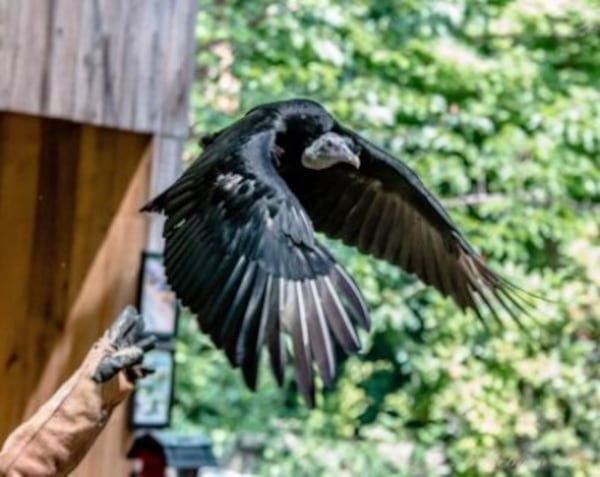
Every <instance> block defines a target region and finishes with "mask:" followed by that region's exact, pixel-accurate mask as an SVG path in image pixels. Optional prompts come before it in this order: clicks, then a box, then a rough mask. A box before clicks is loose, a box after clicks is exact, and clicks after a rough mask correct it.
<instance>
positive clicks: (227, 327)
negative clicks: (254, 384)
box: [213, 260, 257, 366]
mask: <svg viewBox="0 0 600 477" xmlns="http://www.w3.org/2000/svg"><path fill="white" fill-rule="evenodd" d="M256 268H257V266H256V262H254V261H252V260H251V261H249V262H248V265H247V266H246V269H245V270H244V275H243V276H242V278H241V279H240V281H239V284H238V287H237V290H236V292H235V294H234V298H233V300H232V301H231V303H230V304H229V305H228V307H227V311H226V313H225V318H224V319H223V320H222V322H221V324H220V326H219V328H218V330H215V331H216V333H214V334H215V335H216V336H214V337H213V339H214V342H215V344H216V345H217V346H223V347H224V349H225V354H226V355H227V357H228V358H229V361H230V362H231V364H232V365H233V366H237V365H238V364H239V362H238V360H237V356H236V354H237V353H236V350H237V343H238V339H239V332H240V329H241V326H242V323H243V318H244V316H245V312H247V311H248V308H249V302H250V299H251V298H252V292H253V286H252V285H253V284H254V281H255V276H256Z"/></svg>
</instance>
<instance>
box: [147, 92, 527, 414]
mask: <svg viewBox="0 0 600 477" xmlns="http://www.w3.org/2000/svg"><path fill="white" fill-rule="evenodd" d="M142 210H145V211H157V212H162V213H164V214H165V215H166V221H165V225H164V237H165V251H164V264H165V269H166V274H167V279H168V281H169V283H170V285H171V287H172V288H173V290H174V292H175V294H176V295H177V297H178V298H179V300H180V301H181V302H182V304H184V305H185V306H187V307H188V308H189V309H190V310H191V311H192V312H194V313H195V314H196V315H197V319H198V323H199V326H200V329H201V330H202V331H203V332H205V333H207V334H209V335H210V337H211V339H212V341H213V342H214V343H215V345H216V346H217V347H219V348H221V349H223V350H224V351H225V353H226V355H227V357H228V359H229V361H230V363H231V364H232V366H234V367H241V370H242V374H243V377H244V380H245V382H246V384H247V385H248V386H249V387H250V388H251V389H255V387H256V382H257V366H258V362H259V360H260V356H261V351H262V350H263V349H264V348H265V347H266V348H267V349H268V352H269V358H270V363H271V367H272V370H273V373H274V375H275V378H276V379H277V381H278V383H279V384H280V385H281V384H282V383H283V380H284V368H285V364H286V360H288V359H291V360H292V361H293V365H294V370H295V379H296V383H297V387H298V390H299V391H300V393H301V394H302V395H303V397H304V398H305V400H306V402H307V403H308V405H309V406H312V405H314V368H315V367H316V368H317V369H318V370H319V373H320V375H321V378H322V380H323V383H324V385H326V386H330V385H331V384H332V382H333V380H334V378H335V373H336V348H337V347H338V346H339V347H341V348H342V349H343V350H344V351H345V352H346V353H353V352H356V351H357V350H358V349H359V347H360V343H359V339H358V335H357V327H358V326H361V327H364V328H367V329H368V327H369V312H368V310H367V306H366V304H365V301H364V299H363V297H362V295H361V292H360V290H359V289H358V287H357V286H356V284H355V282H354V280H353V279H352V277H351V276H350V275H349V274H348V273H347V272H346V271H345V270H344V269H343V268H342V267H341V266H340V265H339V264H338V263H337V262H336V260H335V258H334V257H333V256H332V255H331V253H330V252H329V251H328V250H327V248H326V247H325V246H323V244H321V243H320V242H319V241H318V240H317V239H316V238H315V232H322V233H324V234H325V235H326V236H328V237H331V238H334V239H341V240H342V241H343V242H344V243H345V244H347V245H351V246H354V247H356V248H357V249H358V250H359V251H360V252H362V253H365V254H369V255H372V256H374V257H377V258H379V259H382V260H385V261H387V262H389V263H391V264H393V265H396V266H398V267H400V268H402V269H403V270H405V271H406V272H408V273H412V274H415V275H416V276H417V277H419V278H420V279H421V280H422V281H423V282H424V283H426V284H427V285H430V286H433V287H435V288H436V289H437V290H438V291H439V292H440V293H441V294H442V295H444V296H447V297H451V298H452V299H453V300H454V302H456V304H457V305H458V306H459V307H460V308H461V309H463V310H466V309H472V310H474V311H475V313H476V314H477V316H478V317H479V318H480V319H483V315H482V314H481V308H482V307H487V308H488V309H489V310H490V311H491V313H492V315H493V316H495V317H497V312H498V311H499V310H500V309H504V310H506V311H508V312H509V314H510V315H512V316H513V317H514V318H515V319H517V320H518V316H517V315H518V314H519V313H520V312H522V311H525V310H524V308H523V304H522V303H521V301H520V298H521V297H520V295H519V293H518V292H519V290H518V289H517V288H516V287H514V286H513V285H512V284H511V283H510V282H508V281H506V280H505V279H503V278H502V277H500V276H499V275H498V274H497V273H495V272H494V271H493V270H491V269H490V268H489V267H488V266H487V265H486V263H485V261H484V260H483V258H482V257H481V256H480V255H479V254H478V253H477V252H476V251H475V250H474V249H473V248H472V247H471V246H470V245H469V243H468V242H467V241H466V239H465V237H464V236H463V235H462V234H461V232H460V231H459V230H458V229H457V228H456V226H455V225H454V223H453V222H452V220H451V219H450V217H449V216H448V214H447V213H446V211H445V210H444V208H443V207H442V205H441V204H440V202H439V201H438V200H437V199H436V198H435V197H434V196H433V195H432V194H431V192H429V191H428V190H427V189H426V187H425V186H424V185H423V183H422V182H421V180H420V179H419V178H418V177H417V176H416V174H415V173H414V172H413V171H412V170H411V169H410V168H409V167H407V166H406V165H405V164H403V163H402V162H400V161H399V160H397V159H395V158H393V157H392V156H390V155H389V154H387V153H386V152H385V151H383V150H382V149H380V148H378V147H377V146H375V145H373V144H372V143H370V142H369V141H368V140H366V139H365V138H363V137H361V136H360V135H358V134H357V133H355V132H353V131H352V130H350V129H349V128H347V127H345V126H343V125H342V124H340V123H339V122H337V121H336V120H335V119H334V117H333V116H332V115H331V114H329V113H328V112H327V111H326V110H325V109H324V108H323V106H321V105H320V104H319V103H316V102H314V101H311V100H306V99H295V100H289V101H281V102H275V103H270V104H264V105H261V106H258V107H256V108H254V109H252V110H250V111H249V112H248V113H247V114H246V115H245V116H244V117H242V118H241V119H239V120H238V121H236V122H235V123H233V124H232V125H230V126H229V127H227V128H225V129H223V130H221V131H219V132H217V133H215V134H213V135H211V136H209V137H207V138H205V140H204V151H203V153H202V154H201V156H200V157H199V158H198V159H197V160H196V161H195V162H194V163H192V165H191V166H190V167H189V168H188V169H187V170H186V171H185V172H184V174H183V175H182V176H181V177H180V178H179V179H178V180H177V181H176V182H175V183H174V184H173V185H172V186H170V187H169V188H168V189H167V190H165V191H164V192H163V193H161V194H160V195H158V196H157V197H156V198H155V199H153V200H152V201H150V202H149V203H148V204H146V205H145V206H144V207H143V208H142Z"/></svg>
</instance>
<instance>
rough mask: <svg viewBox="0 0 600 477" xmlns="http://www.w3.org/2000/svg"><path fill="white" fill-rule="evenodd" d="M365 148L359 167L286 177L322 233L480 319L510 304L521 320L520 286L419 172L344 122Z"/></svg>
mask: <svg viewBox="0 0 600 477" xmlns="http://www.w3.org/2000/svg"><path fill="white" fill-rule="evenodd" d="M336 132H339V133H341V134H344V135H346V136H350V137H352V138H353V140H354V141H355V142H356V143H357V145H358V146H359V147H360V149H361V151H360V160H361V166H360V168H359V169H358V170H357V169H354V168H352V167H350V166H347V165H342V164H339V165H336V166H334V167H332V168H330V169H327V170H321V171H311V170H307V169H304V170H302V171H299V172H297V173H295V174H294V175H290V176H286V177H285V179H286V181H287V182H288V185H289V186H290V188H291V189H292V191H293V192H294V193H295V194H296V196H297V197H298V198H299V200H300V202H301V203H302V205H303V206H304V208H305V209H306V211H307V212H308V214H309V216H310V218H311V219H312V220H313V223H314V226H315V228H316V229H317V230H318V231H322V232H324V233H325V234H327V235H328V236H330V237H333V238H338V239H341V240H342V241H343V242H344V243H346V244H348V245H352V246H355V247H357V248H358V249H359V250H360V251H361V252H364V253H368V254H371V255H373V256H375V257H377V258H380V259H383V260H386V261H388V262H390V263H392V264H395V265H398V266H399V267H401V268H403V269H404V270H405V271H407V272H409V273H413V274H415V275H417V276H418V277H419V278H420V279H421V280H422V281H423V282H425V283H426V284H428V285H432V286H434V287H435V288H436V289H437V290H439V291H440V292H441V293H442V294H444V295H445V296H450V297H452V298H453V300H454V301H455V302H456V303H457V304H458V305H459V306H460V307H461V308H462V309H467V308H471V309H473V310H474V311H475V312H476V313H477V316H478V317H479V318H480V319H482V315H481V313H480V306H481V304H482V303H483V304H484V306H487V307H488V308H489V309H490V310H491V312H492V315H493V316H494V317H495V318H496V319H498V314H497V311H498V310H499V309H502V308H504V309H506V310H507V311H508V312H509V313H510V315H511V316H513V318H515V320H516V321H517V323H519V317H518V313H520V312H523V311H525V307H524V306H523V304H522V302H521V296H520V294H519V293H518V290H517V289H516V288H515V287H514V286H513V285H512V284H510V283H509V282H508V281H506V280H504V279H503V278H501V277H500V276H499V275H497V274H496V273H495V272H494V271H493V270H491V269H490V268H489V267H488V266H487V265H486V263H485V261H484V260H483V258H482V257H481V256H480V255H479V254H477V252H475V250H474V249H473V248H472V247H471V246H470V245H469V244H468V243H467V241H466V239H465V238H464V237H463V236H462V234H461V233H460V232H459V230H458V229H457V228H456V226H455V225H454V224H453V223H452V220H451V219H450V217H449V216H448V214H447V213H446V211H445V210H444V209H443V207H442V206H441V204H440V203H439V202H438V201H437V199H436V198H435V197H434V196H433V195H432V194H431V193H430V192H429V191H428V190H427V189H426V188H425V186H424V185H423V183H422V182H421V181H420V180H419V178H418V177H417V176H416V174H415V173H414V172H413V171H412V170H411V169H410V168H408V167H407V166H406V165H405V164H403V163H402V162H400V161H398V160H396V159H394V158H393V157H391V156H389V155H388V154H387V153H385V152H384V151H383V150H381V149H379V148H377V147H376V146H374V145H373V144H371V143H370V142H368V141H367V140H366V139H364V138H362V137H361V136H359V135H358V134H356V133H354V132H352V131H350V130H349V129H347V128H344V127H342V126H337V131H336Z"/></svg>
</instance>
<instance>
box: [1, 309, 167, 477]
mask: <svg viewBox="0 0 600 477" xmlns="http://www.w3.org/2000/svg"><path fill="white" fill-rule="evenodd" d="M143 330H144V322H143V319H142V317H141V316H140V315H139V314H138V313H137V311H136V309H135V308H134V307H132V306H128V307H126V308H125V309H124V310H123V311H122V312H121V314H120V315H119V316H118V317H117V318H116V319H115V321H114V323H113V324H112V326H111V327H110V328H109V329H108V330H107V332H106V333H105V334H104V336H103V337H102V338H100V339H99V340H98V341H97V342H96V343H95V344H94V345H93V346H92V349H91V350H90V351H89V352H88V354H87V355H86V357H85V358H84V360H83V363H82V364H81V366H80V367H79V368H78V369H77V370H76V371H75V372H74V373H73V375H72V376H71V377H70V378H69V380H68V381H66V382H65V383H64V384H63V385H62V386H61V387H60V388H59V389H58V391H57V392H56V393H55V394H54V395H53V396H52V397H51V398H50V400H48V401H47V402H46V403H45V404H44V405H43V406H42V407H40V409H38V411H37V412H36V413H35V414H34V415H33V416H32V417H31V418H30V419H28V420H27V421H26V422H25V423H23V424H21V425H20V426H19V427H18V428H17V429H16V430H14V431H13V432H12V434H11V435H10V436H9V437H8V439H7V440H6V442H5V443H4V447H3V448H2V451H0V476H6V477H21V476H23V477H24V476H39V477H44V476H62V475H68V474H69V473H70V472H71V471H72V470H73V469H74V468H75V467H76V466H77V464H79V462H80V461H81V459H83V457H84V456H85V454H86V453H87V451H88V450H89V448H90V447H91V446H92V444H93V443H94V441H95V440H96V438H97V437H98V435H99V434H100V432H101V431H102V429H103V428H104V426H105V425H106V423H107V421H108V419H109V418H110V415H111V414H112V411H113V409H114V408H115V407H116V406H117V405H118V404H119V403H120V402H121V401H123V400H124V399H125V398H126V397H127V396H128V395H129V394H130V393H131V392H132V391H133V389H134V385H135V381H136V379H138V378H140V377H143V376H145V375H146V374H148V373H149V372H151V370H149V369H147V368H144V367H142V366H141V362H142V359H143V357H144V352H145V351H148V350H149V349H151V348H152V347H153V346H154V344H155V342H156V338H155V337H153V336H148V337H145V338H142V333H143Z"/></svg>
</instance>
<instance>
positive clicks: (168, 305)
mask: <svg viewBox="0 0 600 477" xmlns="http://www.w3.org/2000/svg"><path fill="white" fill-rule="evenodd" d="M138 310H139V312H140V314H141V315H142V316H143V317H144V325H145V328H144V333H145V334H152V335H154V336H157V337H159V338H173V337H174V336H175V335H176V333H177V322H178V319H179V306H178V303H177V298H176V296H175V293H174V292H173V291H172V290H171V288H170V287H169V285H168V283H167V276H166V273H165V267H164V264H163V256H162V254H160V253H154V252H143V253H142V260H141V265H140V275H139V282H138Z"/></svg>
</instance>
